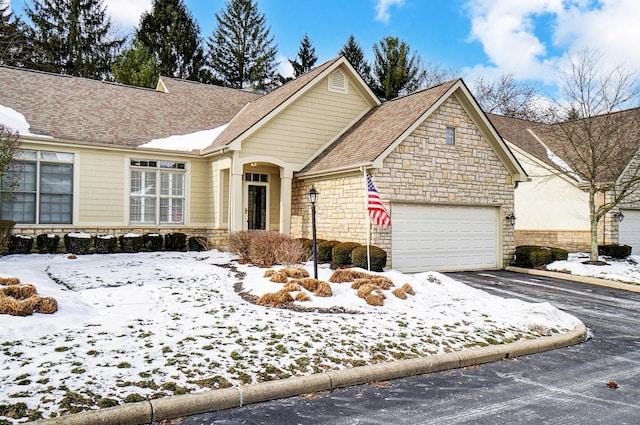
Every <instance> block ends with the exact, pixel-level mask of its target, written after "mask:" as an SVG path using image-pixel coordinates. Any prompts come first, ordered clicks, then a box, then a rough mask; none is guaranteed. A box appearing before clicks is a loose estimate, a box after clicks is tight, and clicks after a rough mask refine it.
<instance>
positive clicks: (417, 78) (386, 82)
mask: <svg viewBox="0 0 640 425" xmlns="http://www.w3.org/2000/svg"><path fill="white" fill-rule="evenodd" d="M379 43H380V44H379V45H378V44H374V45H373V52H374V56H375V62H374V64H373V78H374V85H373V90H374V92H375V93H376V94H377V95H378V96H380V97H382V98H384V99H386V100H389V99H393V98H395V97H398V96H400V95H403V94H407V93H411V92H413V91H415V90H417V89H418V88H420V86H421V85H422V84H423V82H424V80H425V78H426V73H425V71H424V69H423V68H422V61H421V60H420V56H418V55H417V54H416V53H413V54H412V55H411V56H409V53H410V51H411V49H410V47H409V45H408V44H406V43H405V42H404V41H400V40H399V39H398V38H397V37H384V38H383V39H382V40H380V42H379Z"/></svg>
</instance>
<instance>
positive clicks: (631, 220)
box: [619, 210, 640, 254]
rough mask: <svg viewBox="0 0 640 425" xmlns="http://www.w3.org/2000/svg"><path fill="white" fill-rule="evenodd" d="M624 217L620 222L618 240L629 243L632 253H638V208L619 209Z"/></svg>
mask: <svg viewBox="0 0 640 425" xmlns="http://www.w3.org/2000/svg"><path fill="white" fill-rule="evenodd" d="M621 212H622V214H623V215H624V219H623V220H622V222H620V228H619V229H620V236H619V241H620V244H621V245H629V246H630V247H631V248H632V250H631V252H632V253H634V254H638V253H640V210H621Z"/></svg>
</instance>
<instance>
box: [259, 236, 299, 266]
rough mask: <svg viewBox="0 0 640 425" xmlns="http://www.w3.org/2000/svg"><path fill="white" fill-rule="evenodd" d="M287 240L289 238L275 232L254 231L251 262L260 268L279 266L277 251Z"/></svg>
mask: <svg viewBox="0 0 640 425" xmlns="http://www.w3.org/2000/svg"><path fill="white" fill-rule="evenodd" d="M287 238H289V237H288V236H286V235H283V234H281V233H278V232H274V231H261V230H259V231H257V230H254V231H253V237H252V238H251V242H250V243H249V261H250V262H251V263H252V264H254V265H256V266H258V267H271V266H273V265H274V264H277V262H278V260H277V258H276V251H277V250H278V249H279V246H280V245H281V244H282V243H284V241H285V240H286V239H287ZM289 239H290V238H289Z"/></svg>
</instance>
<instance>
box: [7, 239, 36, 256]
mask: <svg viewBox="0 0 640 425" xmlns="http://www.w3.org/2000/svg"><path fill="white" fill-rule="evenodd" d="M8 248H9V254H29V253H31V249H32V248H33V238H32V237H31V236H22V235H13V236H11V238H10V239H9V246H8Z"/></svg>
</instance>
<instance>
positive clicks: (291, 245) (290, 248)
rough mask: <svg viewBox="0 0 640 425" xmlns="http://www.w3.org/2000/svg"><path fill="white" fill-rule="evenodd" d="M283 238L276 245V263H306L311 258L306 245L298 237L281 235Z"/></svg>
mask: <svg viewBox="0 0 640 425" xmlns="http://www.w3.org/2000/svg"><path fill="white" fill-rule="evenodd" d="M281 236H282V239H281V241H280V243H279V244H278V245H276V246H275V247H274V249H275V252H274V254H275V257H276V263H278V264H282V265H284V266H291V265H293V264H300V263H304V262H306V261H307V260H309V258H310V256H309V255H307V253H306V251H305V248H304V245H303V244H302V242H301V241H300V240H298V239H293V238H291V237H289V236H287V235H281Z"/></svg>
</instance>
